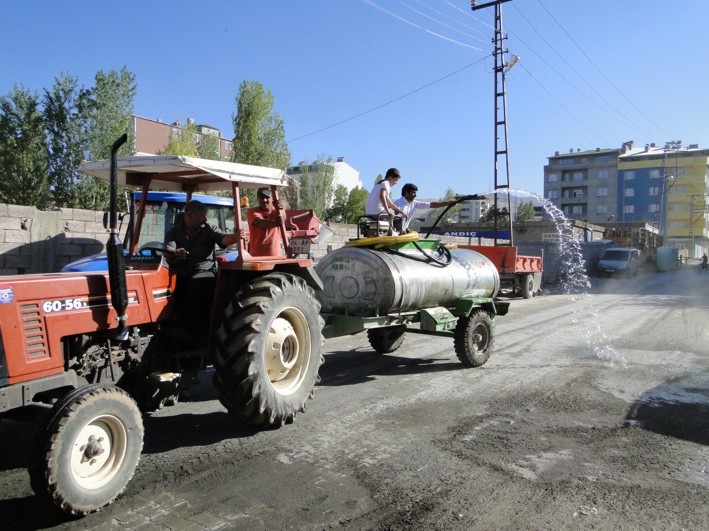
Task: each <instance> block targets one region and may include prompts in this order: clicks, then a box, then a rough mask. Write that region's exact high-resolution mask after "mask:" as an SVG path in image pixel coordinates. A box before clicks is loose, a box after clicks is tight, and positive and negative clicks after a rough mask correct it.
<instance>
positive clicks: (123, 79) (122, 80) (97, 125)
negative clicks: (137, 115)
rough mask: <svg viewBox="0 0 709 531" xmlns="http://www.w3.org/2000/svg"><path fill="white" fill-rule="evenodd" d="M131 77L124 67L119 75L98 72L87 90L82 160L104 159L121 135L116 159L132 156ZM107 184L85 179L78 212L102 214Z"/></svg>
mask: <svg viewBox="0 0 709 531" xmlns="http://www.w3.org/2000/svg"><path fill="white" fill-rule="evenodd" d="M136 90H137V89H136V85H135V75H134V74H133V73H132V72H130V71H129V70H128V69H127V68H126V67H123V68H122V69H121V70H119V71H115V70H110V71H108V72H104V71H99V72H98V73H97V74H96V76H95V85H94V87H93V88H92V89H91V103H90V106H89V111H88V112H89V118H88V120H87V131H86V132H87V140H88V153H86V154H85V158H86V159H107V158H109V157H110V155H111V145H113V143H114V142H115V141H116V139H117V138H118V137H120V136H121V135H122V134H123V133H128V142H126V144H124V145H123V146H122V147H121V149H120V150H119V152H118V156H127V155H131V154H132V153H133V145H134V139H133V128H132V127H131V116H132V114H133V103H134V100H135V95H136ZM108 195H109V187H108V183H107V182H105V181H101V180H99V179H97V178H95V177H88V178H87V180H86V182H85V186H83V187H82V188H81V190H80V192H79V194H78V198H77V201H78V203H79V205H80V206H81V208H86V209H90V210H103V209H105V208H107V207H108Z"/></svg>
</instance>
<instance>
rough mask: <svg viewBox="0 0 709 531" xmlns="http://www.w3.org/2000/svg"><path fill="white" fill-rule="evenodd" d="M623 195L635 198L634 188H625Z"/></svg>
mask: <svg viewBox="0 0 709 531" xmlns="http://www.w3.org/2000/svg"><path fill="white" fill-rule="evenodd" d="M623 195H624V196H625V197H635V188H626V189H625V190H623Z"/></svg>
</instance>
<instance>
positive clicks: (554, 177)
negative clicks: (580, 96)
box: [547, 172, 559, 183]
mask: <svg viewBox="0 0 709 531" xmlns="http://www.w3.org/2000/svg"><path fill="white" fill-rule="evenodd" d="M558 180H559V174H558V173H556V172H554V173H550V174H549V175H547V181H548V182H550V183H555V182H556V181H558Z"/></svg>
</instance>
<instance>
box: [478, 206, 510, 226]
mask: <svg viewBox="0 0 709 531" xmlns="http://www.w3.org/2000/svg"><path fill="white" fill-rule="evenodd" d="M495 218H497V222H498V223H501V222H505V221H509V218H510V212H509V210H507V207H502V208H495V207H494V206H492V207H490V208H489V209H488V211H487V212H486V213H485V215H484V216H483V217H482V218H481V219H480V221H495Z"/></svg>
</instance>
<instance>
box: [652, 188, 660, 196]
mask: <svg viewBox="0 0 709 531" xmlns="http://www.w3.org/2000/svg"><path fill="white" fill-rule="evenodd" d="M650 195H660V187H659V186H651V187H650Z"/></svg>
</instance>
